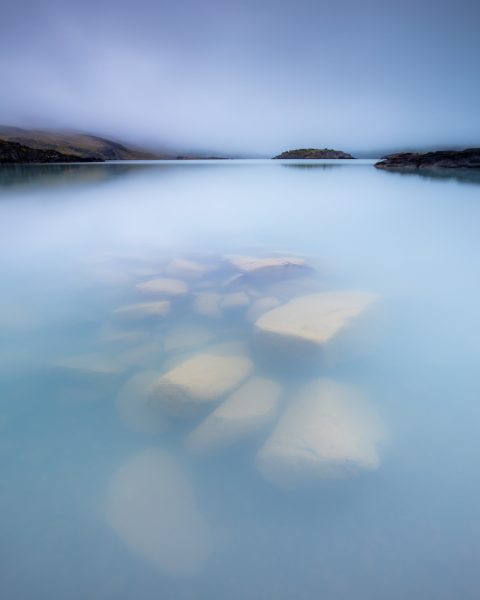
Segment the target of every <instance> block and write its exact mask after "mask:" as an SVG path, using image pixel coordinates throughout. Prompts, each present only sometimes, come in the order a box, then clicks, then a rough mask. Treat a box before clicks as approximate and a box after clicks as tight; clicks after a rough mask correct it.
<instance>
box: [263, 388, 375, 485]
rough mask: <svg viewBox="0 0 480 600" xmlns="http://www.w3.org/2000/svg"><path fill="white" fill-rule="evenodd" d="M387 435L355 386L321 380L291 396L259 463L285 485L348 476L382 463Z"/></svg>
mask: <svg viewBox="0 0 480 600" xmlns="http://www.w3.org/2000/svg"><path fill="white" fill-rule="evenodd" d="M383 435H384V434H383V426H382V424H381V422H380V419H379V417H378V416H377V415H376V413H375V412H374V410H373V409H372V408H371V407H370V406H369V404H368V403H367V402H366V401H365V399H364V398H363V397H362V396H361V395H360V394H359V393H358V392H357V391H356V390H355V389H354V388H351V387H349V386H346V385H341V384H338V383H336V382H334V381H331V380H329V379H318V380H316V381H314V382H312V383H310V384H309V385H307V386H306V387H305V388H303V389H302V390H301V391H300V392H299V393H298V394H297V395H296V396H295V397H294V398H293V399H292V402H291V403H290V404H289V406H288V408H287V410H286V411H285V413H284V414H283V415H282V417H281V418H280V421H279V422H278V424H277V426H276V428H275V429H274V431H273V433H272V434H271V435H270V437H269V438H268V439H267V441H266V442H265V444H264V446H263V447H262V448H261V450H260V451H259V453H258V455H257V459H256V463H257V467H258V468H259V470H260V471H261V473H262V474H263V475H264V476H265V478H266V479H268V480H270V481H272V482H274V483H278V484H280V485H291V484H295V483H299V482H302V481H309V480H316V479H324V478H330V477H333V478H338V477H348V476H351V475H354V474H357V473H359V472H361V471H365V470H367V471H370V470H374V469H377V468H378V467H379V464H380V459H379V455H378V448H377V446H378V443H379V442H380V441H381V440H382V438H383Z"/></svg>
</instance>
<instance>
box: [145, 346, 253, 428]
mask: <svg viewBox="0 0 480 600" xmlns="http://www.w3.org/2000/svg"><path fill="white" fill-rule="evenodd" d="M252 369H253V364H252V361H251V360H250V359H249V358H248V357H247V356H244V355H241V354H235V353H233V352H230V351H227V350H223V349H214V348H212V349H211V350H208V351H205V352H203V353H201V354H197V355H195V356H193V357H191V358H188V359H187V360H185V361H184V362H182V363H180V364H179V365H177V366H176V367H174V368H173V369H172V370H170V371H168V372H167V373H165V374H164V375H162V377H160V378H159V379H158V380H157V381H156V382H154V383H153V384H152V385H151V386H150V390H149V401H150V402H151V403H152V405H154V406H158V407H160V408H162V409H163V410H164V411H165V412H166V413H167V414H170V415H172V416H176V417H190V416H195V415H197V414H198V413H199V412H201V411H202V410H204V409H205V408H208V407H212V405H213V404H214V403H215V402H217V401H218V400H220V398H222V396H224V395H225V394H228V393H229V392H231V391H232V390H234V389H235V388H236V387H238V386H239V385H240V384H241V383H242V381H244V380H245V379H246V378H247V377H248V376H249V375H250V373H251V371H252Z"/></svg>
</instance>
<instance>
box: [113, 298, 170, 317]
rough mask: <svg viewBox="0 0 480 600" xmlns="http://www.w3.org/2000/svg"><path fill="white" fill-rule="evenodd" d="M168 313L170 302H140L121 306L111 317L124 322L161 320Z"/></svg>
mask: <svg viewBox="0 0 480 600" xmlns="http://www.w3.org/2000/svg"><path fill="white" fill-rule="evenodd" d="M169 313H170V301H169V300H160V301H158V302H140V303H138V304H129V305H128V306H121V307H120V308H117V309H115V310H114V311H113V315H114V316H115V317H117V318H119V319H122V320H125V321H142V320H144V319H151V318H163V317H166V316H167V315H168V314H169Z"/></svg>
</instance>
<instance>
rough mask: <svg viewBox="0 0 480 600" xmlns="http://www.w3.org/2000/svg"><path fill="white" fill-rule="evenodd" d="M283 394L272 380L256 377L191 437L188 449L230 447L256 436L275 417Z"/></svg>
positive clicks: (217, 410)
mask: <svg viewBox="0 0 480 600" xmlns="http://www.w3.org/2000/svg"><path fill="white" fill-rule="evenodd" d="M281 393H282V388H281V386H280V385H279V384H278V383H276V382H275V381H272V380H270V379H265V378H263V377H252V378H251V379H249V380H248V381H247V382H246V383H244V384H243V385H242V386H241V387H239V388H238V389H237V390H236V391H235V392H233V393H232V394H231V395H230V396H228V398H227V399H226V400H224V401H223V402H222V403H221V404H220V405H219V406H218V407H217V408H216V409H215V410H214V411H213V412H211V413H210V414H209V415H208V417H207V418H206V419H205V420H204V421H202V422H201V423H200V425H199V426H198V427H197V428H196V429H194V430H193V431H192V432H191V433H190V435H189V436H188V437H187V440H186V445H187V447H188V448H189V449H190V450H192V451H195V452H205V451H209V450H214V449H217V448H224V447H226V446H230V445H232V444H234V443H235V442H238V441H239V440H242V439H244V438H245V437H248V436H249V435H251V434H254V433H256V432H257V431H259V430H260V429H262V427H264V426H265V425H267V424H268V423H269V422H271V420H272V419H273V417H274V416H275V413H276V409H277V406H278V403H279V400H280V396H281Z"/></svg>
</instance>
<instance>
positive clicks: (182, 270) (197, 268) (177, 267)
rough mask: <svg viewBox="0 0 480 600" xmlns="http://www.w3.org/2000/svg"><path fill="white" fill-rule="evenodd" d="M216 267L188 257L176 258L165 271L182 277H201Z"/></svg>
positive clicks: (173, 275)
mask: <svg viewBox="0 0 480 600" xmlns="http://www.w3.org/2000/svg"><path fill="white" fill-rule="evenodd" d="M213 269H214V267H213V266H212V265H208V264H204V263H200V262H197V261H193V260H188V259H186V258H174V259H173V260H171V261H170V262H169V263H168V265H167V267H166V269H165V273H166V274H167V275H169V276H171V277H180V278H184V279H193V280H195V279H200V278H201V277H204V276H205V275H206V274H207V273H209V272H211V271H212V270H213Z"/></svg>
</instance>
